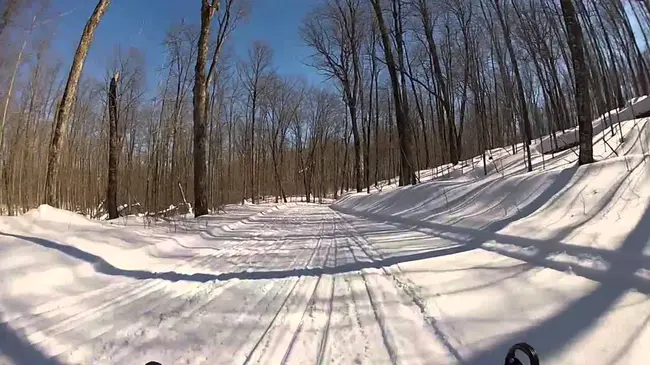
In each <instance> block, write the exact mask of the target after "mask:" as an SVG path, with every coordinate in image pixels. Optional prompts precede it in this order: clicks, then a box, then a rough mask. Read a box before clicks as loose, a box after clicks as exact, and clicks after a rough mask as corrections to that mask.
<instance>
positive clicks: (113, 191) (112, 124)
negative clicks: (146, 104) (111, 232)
mask: <svg viewBox="0 0 650 365" xmlns="http://www.w3.org/2000/svg"><path fill="white" fill-rule="evenodd" d="M118 77H119V74H118V73H115V74H114V75H113V77H112V78H111V84H110V86H109V88H108V124H109V128H108V185H107V189H106V207H107V208H108V219H116V218H118V216H119V215H118V212H117V163H118V162H117V159H118V153H119V151H118V147H117V145H118V138H119V137H118V135H117V134H118V132H117V131H118V125H117V124H118V116H117V79H118Z"/></svg>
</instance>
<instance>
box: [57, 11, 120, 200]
mask: <svg viewBox="0 0 650 365" xmlns="http://www.w3.org/2000/svg"><path fill="white" fill-rule="evenodd" d="M110 3H111V1H110V0H99V2H98V3H97V6H96V7H95V10H94V11H93V14H92V15H91V17H90V19H88V22H87V23H86V27H85V28H84V30H83V33H82V35H81V40H80V41H79V45H78V46H77V51H76V52H75V55H74V59H73V60H72V67H71V69H70V74H69V75H68V82H67V83H66V86H65V90H64V91H63V96H62V97H61V101H60V102H59V107H58V109H57V114H56V121H55V124H54V130H53V131H52V144H51V145H50V152H49V157H48V162H47V177H46V181H45V199H46V202H47V204H50V205H52V206H58V199H57V194H56V188H57V185H58V182H59V167H60V159H61V147H62V146H63V143H64V141H65V133H66V129H67V124H68V120H69V119H70V114H71V110H72V106H73V104H74V101H75V98H76V94H77V86H78V85H79V79H80V78H81V72H82V71H83V66H84V62H85V60H86V56H87V55H88V48H89V47H90V43H91V42H92V40H93V37H94V35H95V29H97V26H98V25H99V22H100V21H101V19H102V16H103V15H104V13H105V12H106V10H108V6H109V5H110Z"/></svg>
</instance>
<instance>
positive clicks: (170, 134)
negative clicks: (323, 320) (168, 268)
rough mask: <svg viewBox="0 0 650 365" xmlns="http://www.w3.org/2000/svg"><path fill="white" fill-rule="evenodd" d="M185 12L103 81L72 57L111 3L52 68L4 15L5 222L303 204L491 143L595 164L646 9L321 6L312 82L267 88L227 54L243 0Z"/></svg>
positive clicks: (411, 175) (42, 42)
mask: <svg viewBox="0 0 650 365" xmlns="http://www.w3.org/2000/svg"><path fill="white" fill-rule="evenodd" d="M117 1H123V0H113V2H117ZM186 1H196V2H197V3H198V2H200V3H201V7H200V8H201V9H200V12H199V11H197V13H196V15H195V17H194V18H193V19H185V20H183V19H178V22H177V23H176V24H175V25H173V26H172V27H171V28H170V29H169V30H168V32H167V35H166V37H165V39H164V40H161V42H162V45H163V46H164V49H165V54H164V57H161V55H147V54H144V52H143V51H142V50H140V49H137V48H133V47H128V46H125V45H121V44H116V45H115V47H114V52H113V53H112V54H107V55H105V56H106V58H107V59H110V60H111V61H110V62H107V64H106V70H105V75H104V76H103V77H101V78H97V76H96V75H90V74H88V73H83V66H84V59H85V57H86V54H87V52H88V46H89V45H90V43H91V42H92V40H93V32H94V30H95V28H97V27H102V26H103V24H102V23H101V18H102V15H103V14H104V13H107V12H110V11H111V7H110V3H111V1H109V0H97V6H96V8H95V11H94V13H93V14H88V15H87V16H88V23H87V25H86V28H85V29H84V31H83V34H79V47H78V48H77V53H76V54H70V55H62V56H63V57H65V59H61V58H60V57H58V56H57V55H56V52H54V51H53V49H52V48H53V46H52V43H53V39H52V37H53V34H56V32H54V31H53V30H54V29H55V27H57V26H61V24H60V23H61V21H60V19H59V17H60V16H59V15H57V14H56V13H54V12H53V11H52V9H50V5H49V2H48V1H47V0H0V45H2V49H3V52H0V101H1V102H0V108H2V110H0V118H1V120H0V181H1V183H0V213H2V214H10V215H13V214H20V213H22V212H26V211H27V210H28V209H31V208H34V207H37V206H38V205H40V204H43V203H48V204H51V205H55V206H58V207H61V208H64V209H69V210H73V211H77V212H80V213H83V214H88V215H91V216H95V217H99V216H100V215H103V214H104V213H110V216H111V217H115V216H116V215H118V214H119V211H125V212H126V211H128V212H133V211H138V212H150V213H152V214H154V213H155V214H159V213H161V212H166V211H170V206H173V207H176V208H175V209H176V210H174V209H172V211H177V210H178V209H184V210H188V209H192V211H194V212H195V213H196V214H197V215H202V214H207V213H209V212H211V211H216V210H217V209H219V208H220V207H221V206H223V205H224V204H229V203H242V202H244V201H249V202H253V203H255V202H258V201H260V200H262V199H271V200H275V201H287V200H288V199H289V197H303V199H306V200H307V201H314V200H316V201H317V200H318V199H319V198H324V197H329V198H332V197H333V198H336V197H338V196H339V195H340V194H341V193H342V192H344V191H348V190H355V191H363V190H364V189H369V188H370V187H371V186H373V185H377V184H378V182H379V181H383V180H390V181H391V182H395V181H396V182H398V183H399V184H400V185H409V184H417V183H418V181H419V180H418V171H420V170H424V169H433V168H439V167H440V166H443V165H445V164H458V163H463V161H464V160H467V159H468V158H471V157H473V156H479V155H483V156H484V161H485V159H486V157H487V158H489V150H491V149H495V148H505V149H506V150H508V151H509V152H510V153H516V152H518V149H519V150H520V151H519V152H521V150H522V149H523V151H524V154H525V155H526V156H527V157H526V159H525V160H522V162H521V163H522V166H524V165H525V167H526V168H527V169H528V171H532V170H536V169H541V168H543V167H542V166H537V165H535V166H534V165H533V164H532V163H531V158H530V155H531V152H530V147H529V145H530V144H531V142H532V141H533V140H534V139H537V138H540V137H541V136H544V135H551V136H556V135H558V134H562V133H564V132H565V131H566V130H567V129H569V128H571V127H574V126H578V125H579V126H580V132H579V136H580V143H579V145H577V146H575V148H576V153H578V154H579V162H580V163H581V164H584V163H590V162H592V161H593V153H592V147H591V140H592V136H591V134H592V130H591V123H590V121H591V120H592V119H594V118H595V117H598V116H599V115H602V114H603V113H605V112H606V111H609V110H611V109H614V108H617V107H622V106H623V105H624V104H625V103H626V101H627V100H629V99H631V98H633V97H636V96H641V95H645V94H648V92H649V88H650V73H649V72H648V68H649V67H650V65H649V63H650V54H649V53H648V50H649V49H650V47H649V46H650V44H649V38H650V27H649V25H650V2H649V1H648V0H609V1H599V0H318V1H315V2H314V5H313V9H311V11H310V12H309V13H308V14H307V15H306V16H305V18H304V19H303V21H302V25H301V27H300V28H299V29H296V32H298V34H299V35H300V38H301V39H302V42H303V44H304V45H305V46H307V47H308V48H309V49H310V53H311V57H309V58H308V59H305V60H303V61H304V63H306V64H307V65H309V66H312V67H313V70H314V72H318V73H320V74H321V75H322V76H323V77H324V79H325V81H324V82H323V83H322V84H310V83H309V82H308V81H307V79H306V78H305V77H303V76H297V75H287V74H282V73H279V72H278V71H277V67H276V66H275V65H276V61H275V60H274V52H273V49H272V48H271V47H270V46H269V45H268V44H266V43H264V42H261V41H256V42H254V43H252V44H249V45H245V46H246V47H247V48H248V51H247V52H244V53H243V54H242V55H238V54H237V52H234V51H233V50H234V49H235V44H234V42H235V41H234V39H233V38H234V37H233V35H234V34H236V32H237V28H238V27H239V26H241V24H242V22H245V21H246V19H247V17H248V15H249V14H250V12H255V6H254V2H250V1H248V0H186ZM268 31H273V30H272V29H269V30H268ZM238 46H239V47H241V46H242V45H241V44H239V45H238ZM147 57H161V59H163V58H164V60H165V62H164V65H163V67H162V68H161V69H148V68H147V66H146V65H147V63H146V62H145V60H146V59H147ZM70 60H73V61H72V66H71V68H67V67H65V68H64V67H63V66H62V65H64V64H68V62H70ZM118 76H119V77H118ZM606 123H607V125H608V128H609V129H610V130H611V133H612V134H613V135H614V134H617V133H619V132H618V131H619V127H618V126H617V121H616V120H611V119H606ZM556 148H560V146H557V143H556ZM486 151H487V152H486ZM486 172H487V168H486ZM395 179H397V180H395ZM179 207H180V208H179ZM125 208H126V209H125ZM124 209H125V210H124Z"/></svg>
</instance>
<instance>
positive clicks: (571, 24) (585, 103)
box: [560, 0, 594, 165]
mask: <svg viewBox="0 0 650 365" xmlns="http://www.w3.org/2000/svg"><path fill="white" fill-rule="evenodd" d="M560 3H561V5H562V15H563V17H564V24H565V26H566V30H567V36H568V40H569V49H570V50H571V58H572V61H573V75H574V78H575V88H576V90H575V92H576V110H577V112H578V128H579V131H578V137H579V139H580V154H579V157H578V163H579V164H580V165H584V164H588V163H592V162H594V150H593V126H592V124H591V105H590V100H589V89H588V88H589V73H588V72H589V70H588V69H587V64H586V60H585V54H584V48H583V47H584V42H583V38H582V29H581V27H580V23H578V17H577V15H576V10H575V7H574V6H573V2H572V0H561V2H560Z"/></svg>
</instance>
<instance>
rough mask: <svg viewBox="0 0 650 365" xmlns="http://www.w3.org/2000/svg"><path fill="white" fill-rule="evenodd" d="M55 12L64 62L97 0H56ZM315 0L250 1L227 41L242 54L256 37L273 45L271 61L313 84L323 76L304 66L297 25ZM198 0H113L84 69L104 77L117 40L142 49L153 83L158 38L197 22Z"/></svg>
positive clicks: (159, 56) (59, 50) (305, 51)
mask: <svg viewBox="0 0 650 365" xmlns="http://www.w3.org/2000/svg"><path fill="white" fill-rule="evenodd" d="M53 3H54V6H55V12H56V13H59V14H64V15H63V16H62V17H60V18H59V22H58V23H59V25H58V27H57V30H56V34H55V37H54V38H55V40H54V50H55V51H56V52H57V53H59V55H61V57H62V59H63V60H64V62H65V63H66V66H68V65H69V64H70V62H71V60H72V54H73V53H74V50H75V48H76V46H77V43H78V42H79V37H80V35H81V32H82V30H83V27H84V25H85V22H86V21H87V19H88V17H89V16H90V14H91V13H92V10H93V8H94V7H95V5H96V3H97V1H96V0H56V1H54V2H53ZM313 4H314V0H252V12H251V14H250V15H249V17H248V18H247V19H245V20H244V22H243V23H241V24H240V25H238V27H237V29H236V30H235V32H234V34H233V37H232V38H231V39H230V44H231V45H232V46H234V48H235V52H236V53H237V54H238V55H240V56H241V57H245V56H246V52H247V50H248V47H249V46H250V45H251V44H252V42H253V41H255V40H262V41H266V42H268V43H269V44H270V45H271V46H272V47H273V49H274V51H275V53H274V63H275V67H276V69H277V70H278V72H280V73H282V74H285V75H297V74H300V75H305V76H306V77H307V79H308V80H309V81H311V82H314V83H315V82H320V81H321V80H322V77H320V75H318V73H317V72H316V71H315V70H314V69H312V68H311V67H309V66H306V65H304V64H303V62H305V61H306V58H307V57H308V56H309V55H310V53H311V51H310V49H309V48H307V47H306V46H304V45H303V44H302V41H301V39H300V36H299V34H298V28H299V27H300V24H301V22H302V19H303V18H304V16H305V14H306V13H307V12H308V11H309V9H310V8H312V6H313ZM199 7H200V0H112V1H111V5H110V8H109V10H108V12H107V13H106V14H105V16H104V18H103V19H102V22H101V23H100V25H99V28H98V29H97V31H96V33H95V39H94V41H93V44H92V46H91V49H90V52H89V54H88V58H87V59H86V65H85V69H84V71H85V72H86V73H88V74H90V75H94V76H97V77H103V75H104V72H105V70H106V67H107V65H108V64H109V60H110V57H111V56H112V55H113V50H114V47H115V46H116V45H118V44H121V45H122V46H123V47H125V48H127V47H130V46H133V47H137V48H139V49H141V50H142V51H143V52H144V53H145V56H146V59H147V64H148V66H149V67H148V68H149V70H150V71H148V74H147V77H148V79H149V82H155V80H154V78H155V77H156V76H155V74H154V72H153V70H154V69H155V68H156V67H158V66H159V65H160V64H161V63H162V58H163V54H164V49H163V47H162V45H161V44H162V42H163V40H164V37H165V33H166V31H167V30H168V29H169V27H170V25H172V24H174V23H177V22H180V20H181V19H182V18H185V20H186V21H187V22H194V23H198V21H199V13H200V11H199Z"/></svg>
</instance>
